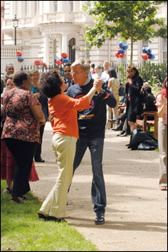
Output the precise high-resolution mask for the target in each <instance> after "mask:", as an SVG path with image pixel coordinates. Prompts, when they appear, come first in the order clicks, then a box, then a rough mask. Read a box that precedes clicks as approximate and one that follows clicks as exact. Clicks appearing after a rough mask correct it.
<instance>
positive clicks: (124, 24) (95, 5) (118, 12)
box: [83, 1, 167, 62]
mask: <svg viewBox="0 0 168 252" xmlns="http://www.w3.org/2000/svg"><path fill="white" fill-rule="evenodd" d="M163 2H166V1H90V2H88V1H85V5H84V6H83V9H84V11H86V12H87V14H89V15H91V16H92V18H93V20H94V26H93V27H89V26H85V29H86V34H85V41H86V42H87V43H88V44H89V46H88V48H92V47H93V46H96V47H98V48H100V47H101V46H102V44H103V43H104V42H105V40H106V39H109V40H110V39H112V38H114V37H116V36H120V37H121V40H128V39H130V40H131V62H132V57H133V54H132V53H133V42H136V41H138V40H145V41H149V42H150V38H152V37H158V36H160V37H163V38H166V37H167V26H166V25H165V24H164V19H163V18H156V14H157V9H158V5H160V4H161V3H163Z"/></svg>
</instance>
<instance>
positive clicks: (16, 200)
mask: <svg viewBox="0 0 168 252" xmlns="http://www.w3.org/2000/svg"><path fill="white" fill-rule="evenodd" d="M11 202H12V203H18V204H24V202H23V200H21V199H20V198H19V197H16V198H12V199H11Z"/></svg>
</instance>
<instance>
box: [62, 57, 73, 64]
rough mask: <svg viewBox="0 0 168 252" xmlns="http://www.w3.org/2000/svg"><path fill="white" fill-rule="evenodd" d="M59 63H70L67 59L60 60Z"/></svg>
mask: <svg viewBox="0 0 168 252" xmlns="http://www.w3.org/2000/svg"><path fill="white" fill-rule="evenodd" d="M61 61H62V62H63V63H71V62H70V60H69V59H68V58H61Z"/></svg>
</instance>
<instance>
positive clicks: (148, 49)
mask: <svg viewBox="0 0 168 252" xmlns="http://www.w3.org/2000/svg"><path fill="white" fill-rule="evenodd" d="M151 53H152V49H151V48H149V47H148V48H147V54H148V55H150V54H151Z"/></svg>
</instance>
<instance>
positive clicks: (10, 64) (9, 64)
mask: <svg viewBox="0 0 168 252" xmlns="http://www.w3.org/2000/svg"><path fill="white" fill-rule="evenodd" d="M9 66H13V67H14V64H13V63H8V64H6V67H5V69H7V68H8V67H9Z"/></svg>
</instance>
